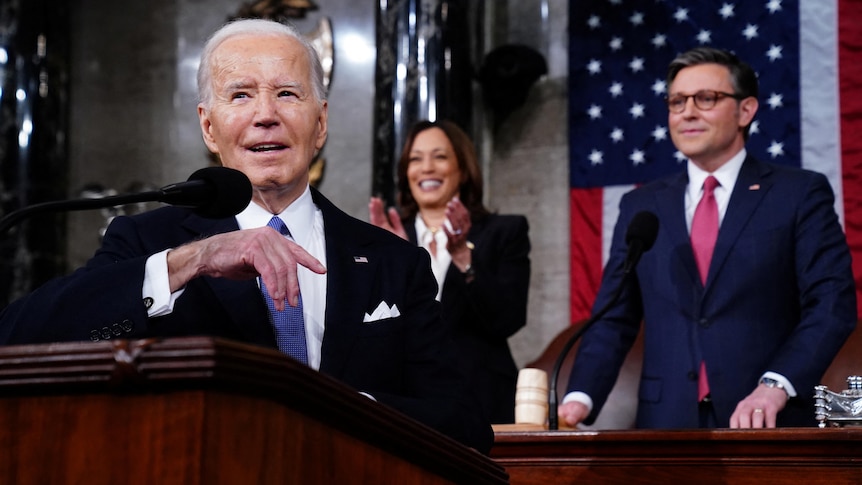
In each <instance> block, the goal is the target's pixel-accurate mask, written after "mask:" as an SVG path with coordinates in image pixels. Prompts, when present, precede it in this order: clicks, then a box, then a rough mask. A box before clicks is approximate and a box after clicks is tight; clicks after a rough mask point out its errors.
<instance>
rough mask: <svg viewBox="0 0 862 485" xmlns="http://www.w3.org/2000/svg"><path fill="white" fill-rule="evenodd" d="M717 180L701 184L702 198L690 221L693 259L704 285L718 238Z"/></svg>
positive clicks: (709, 178)
mask: <svg viewBox="0 0 862 485" xmlns="http://www.w3.org/2000/svg"><path fill="white" fill-rule="evenodd" d="M717 186H718V180H716V179H715V177H713V176H712V175H710V176H709V177H707V178H706V180H705V181H704V182H703V197H701V199H700V202H698V204H697V208H696V209H695V210H694V218H693V219H692V220H691V248H692V249H693V250H694V259H695V260H696V261H697V269H698V271H700V281H701V283H703V284H706V277H707V275H708V274H709V262H710V261H711V260H712V251H713V250H714V249H715V240H716V239H717V238H718V204H716V203H715V193H714V191H715V188H716V187H717Z"/></svg>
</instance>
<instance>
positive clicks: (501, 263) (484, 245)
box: [404, 214, 530, 423]
mask: <svg viewBox="0 0 862 485" xmlns="http://www.w3.org/2000/svg"><path fill="white" fill-rule="evenodd" d="M404 224H405V226H404V227H405V228H406V229H407V235H408V237H409V238H410V241H411V242H413V243H414V244H416V242H417V237H416V230H415V225H414V224H415V220H414V219H413V218H411V219H408V220H405V221H404ZM528 230H529V226H528V224H527V219H526V218H525V217H523V216H516V215H494V214H492V215H489V216H486V217H483V218H481V219H478V220H476V221H473V223H472V226H471V227H470V232H469V233H468V234H467V239H468V240H469V241H470V242H472V243H473V244H474V245H475V249H473V255H472V266H473V268H474V269H475V271H476V276H475V278H474V279H473V281H472V282H470V283H467V282H466V279H465V277H464V274H463V273H461V271H459V270H458V268H457V267H455V265H450V266H449V270H448V272H447V273H446V278H445V279H444V281H443V293H442V295H441V298H440V300H441V303H442V306H443V322H444V323H445V324H446V325H447V326H449V327H450V328H451V330H452V332H453V334H454V337H455V344H456V346H457V351H458V361H459V366H460V367H461V368H462V369H465V370H466V371H467V374H468V376H469V380H470V382H471V387H472V388H473V389H475V391H476V394H477V397H478V399H479V402H480V404H481V406H482V409H483V410H484V412H485V414H486V416H487V418H488V419H489V420H490V421H491V422H492V423H512V422H514V421H515V383H516V381H517V379H518V368H517V366H516V365H515V361H514V360H513V359H512V352H511V351H510V350H509V343H508V340H507V339H508V338H509V337H511V336H512V335H514V334H515V332H517V331H518V330H520V329H521V328H522V327H523V326H524V325H525V324H526V323H527V292H528V290H529V287H530V258H529V253H530V239H529V236H528Z"/></svg>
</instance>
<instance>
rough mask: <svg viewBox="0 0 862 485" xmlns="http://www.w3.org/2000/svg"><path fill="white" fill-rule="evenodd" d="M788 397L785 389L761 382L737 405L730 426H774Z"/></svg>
mask: <svg viewBox="0 0 862 485" xmlns="http://www.w3.org/2000/svg"><path fill="white" fill-rule="evenodd" d="M787 399H788V397H787V393H786V392H785V391H784V389H780V388H777V387H768V386H765V385H763V384H760V385H758V386H757V388H756V389H754V392H752V393H751V394H749V395H748V396H747V397H746V398H745V399H743V400H742V401H739V404H737V405H736V410H734V411H733V415H732V416H730V427H731V428H774V427H775V419H776V417H777V416H778V413H779V412H780V411H781V410H782V409H784V406H785V405H786V404H787Z"/></svg>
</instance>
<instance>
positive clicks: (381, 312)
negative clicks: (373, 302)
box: [362, 301, 401, 323]
mask: <svg viewBox="0 0 862 485" xmlns="http://www.w3.org/2000/svg"><path fill="white" fill-rule="evenodd" d="M398 316H401V312H400V311H398V306H396V305H392V307H391V308H390V307H389V305H387V304H386V302H385V301H381V302H380V304H379V305H377V308H375V309H374V312H372V313H371V315H369V314H367V313H366V314H365V318H363V319H362V321H363V322H365V323H370V322H376V321H378V320H383V319H384V318H395V317H398Z"/></svg>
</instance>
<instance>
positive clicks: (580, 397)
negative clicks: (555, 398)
mask: <svg viewBox="0 0 862 485" xmlns="http://www.w3.org/2000/svg"><path fill="white" fill-rule="evenodd" d="M567 402H579V403H581V404H583V405H584V406H586V407H587V414H589V413H591V412H593V399H592V398H591V397H590V396H589V395H587V394H586V393H584V392H581V391H572V392H570V393H568V394H566V395H565V396H564V397H563V404H566V403H567Z"/></svg>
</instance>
